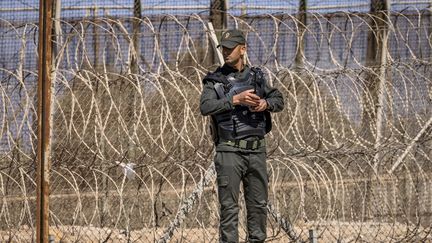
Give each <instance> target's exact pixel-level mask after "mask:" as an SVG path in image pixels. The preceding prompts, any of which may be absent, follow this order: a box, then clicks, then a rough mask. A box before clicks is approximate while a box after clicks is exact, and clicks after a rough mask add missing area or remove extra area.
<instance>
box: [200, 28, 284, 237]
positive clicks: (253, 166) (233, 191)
mask: <svg viewBox="0 0 432 243" xmlns="http://www.w3.org/2000/svg"><path fill="white" fill-rule="evenodd" d="M219 46H222V54H223V57H224V60H225V64H224V65H223V66H222V67H219V68H217V70H216V71H215V72H213V73H209V74H208V75H207V76H206V77H204V79H203V83H204V87H203V91H202V94H201V100H200V110H201V114H202V115H204V116H207V115H210V116H211V121H212V125H213V129H212V133H213V134H212V135H213V140H214V143H215V146H216V156H215V160H214V163H215V167H216V173H217V185H218V195H219V204H220V226H219V241H220V242H238V212H239V208H238V197H239V188H240V182H243V188H244V196H245V202H246V209H247V230H248V241H249V242H264V240H265V239H266V224H267V198H268V175H267V166H266V147H265V139H264V135H265V134H266V133H268V132H269V131H270V129H271V117H270V113H269V112H278V111H281V110H282V109H283V107H284V101H283V97H282V94H281V93H280V92H279V91H278V90H277V89H276V88H273V87H270V86H269V84H268V83H267V81H266V79H265V77H264V74H263V72H262V71H261V70H260V69H259V68H255V67H249V66H248V65H245V64H244V63H245V62H244V56H245V54H246V39H245V36H244V35H243V33H242V32H241V31H239V30H236V29H231V30H228V31H226V32H225V33H223V35H222V38H221V42H220V45H219Z"/></svg>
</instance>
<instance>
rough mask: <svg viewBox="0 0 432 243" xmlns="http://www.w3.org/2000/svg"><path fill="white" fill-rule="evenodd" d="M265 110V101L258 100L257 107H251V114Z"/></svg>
mask: <svg viewBox="0 0 432 243" xmlns="http://www.w3.org/2000/svg"><path fill="white" fill-rule="evenodd" d="M266 109H267V101H266V100H265V99H260V100H259V104H258V105H257V106H253V107H251V109H250V110H251V111H252V112H261V111H265V110H266Z"/></svg>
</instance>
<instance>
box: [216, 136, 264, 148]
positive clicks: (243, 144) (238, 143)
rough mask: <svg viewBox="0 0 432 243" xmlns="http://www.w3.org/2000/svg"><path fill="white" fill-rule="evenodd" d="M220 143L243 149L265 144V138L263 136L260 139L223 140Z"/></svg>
mask: <svg viewBox="0 0 432 243" xmlns="http://www.w3.org/2000/svg"><path fill="white" fill-rule="evenodd" d="M220 143H221V144H225V145H229V146H233V147H236V148H241V149H257V148H260V147H263V146H265V139H264V138H263V139H260V140H252V141H248V140H242V139H236V140H222V141H221V142H220Z"/></svg>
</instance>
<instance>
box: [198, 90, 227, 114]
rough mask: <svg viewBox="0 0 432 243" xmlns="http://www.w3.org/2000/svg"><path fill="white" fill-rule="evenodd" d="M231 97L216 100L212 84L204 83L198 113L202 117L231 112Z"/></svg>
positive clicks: (216, 96)
mask: <svg viewBox="0 0 432 243" xmlns="http://www.w3.org/2000/svg"><path fill="white" fill-rule="evenodd" d="M233 109H234V106H233V102H232V96H230V97H224V98H222V99H219V98H218V95H217V93H216V90H215V89H214V85H213V83H212V82H206V83H205V84H204V87H203V91H202V93H201V99H200V111H201V114H202V115H203V116H208V115H214V114H218V113H221V112H225V111H230V110H233Z"/></svg>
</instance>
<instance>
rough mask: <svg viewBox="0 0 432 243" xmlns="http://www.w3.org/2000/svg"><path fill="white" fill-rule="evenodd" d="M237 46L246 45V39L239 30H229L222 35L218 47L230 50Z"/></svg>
mask: <svg viewBox="0 0 432 243" xmlns="http://www.w3.org/2000/svg"><path fill="white" fill-rule="evenodd" d="M238 44H246V38H245V36H244V35H243V32H241V31H240V30H237V29H231V30H227V31H225V32H224V33H223V34H222V37H221V41H220V44H219V45H218V47H219V46H223V47H227V48H230V49H232V48H234V47H236V46H237V45H238Z"/></svg>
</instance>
